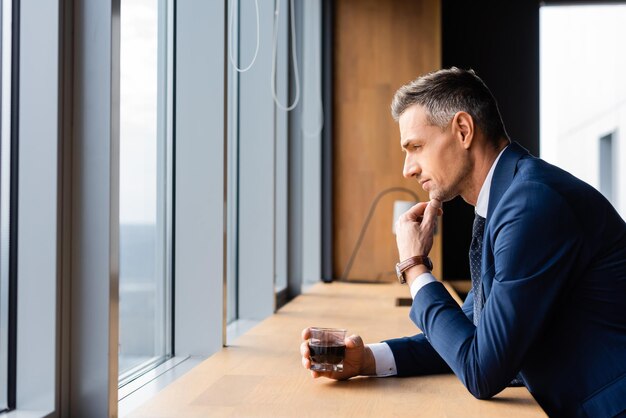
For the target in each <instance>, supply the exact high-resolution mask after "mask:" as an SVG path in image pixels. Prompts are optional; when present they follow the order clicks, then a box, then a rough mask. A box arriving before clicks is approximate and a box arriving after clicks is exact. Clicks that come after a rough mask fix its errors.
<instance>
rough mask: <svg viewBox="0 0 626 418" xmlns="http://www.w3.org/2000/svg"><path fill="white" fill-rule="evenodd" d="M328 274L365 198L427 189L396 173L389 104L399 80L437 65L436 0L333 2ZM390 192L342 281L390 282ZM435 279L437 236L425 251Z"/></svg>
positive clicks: (338, 267) (344, 255) (398, 157)
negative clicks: (331, 233) (331, 226)
mask: <svg viewBox="0 0 626 418" xmlns="http://www.w3.org/2000/svg"><path fill="white" fill-rule="evenodd" d="M334 5H335V6H334V7H335V10H334V16H335V22H334V36H335V39H334V57H333V59H334V99H333V100H334V102H333V105H334V115H333V120H334V126H333V142H334V144H333V154H334V161H333V170H334V171H333V175H334V185H333V216H334V218H333V222H334V229H333V231H334V237H333V240H334V243H333V244H334V245H333V246H334V249H333V252H334V254H333V273H334V277H335V278H340V277H341V276H342V274H343V272H344V269H345V267H346V264H347V263H348V259H349V257H350V254H351V252H352V250H353V248H354V245H355V243H356V241H357V238H358V234H359V232H360V230H361V227H362V225H363V222H364V220H365V217H366V215H367V212H368V210H369V207H370V204H371V202H372V201H373V200H374V198H375V197H376V195H377V194H378V193H380V192H382V191H383V190H385V189H387V188H389V187H406V188H410V189H412V190H414V191H415V192H416V193H417V194H418V195H419V197H420V200H426V199H428V196H427V194H426V193H425V192H424V191H423V190H422V188H421V187H420V186H419V185H418V184H417V182H416V181H415V180H406V179H404V178H403V177H402V166H403V163H404V154H403V153H402V151H401V148H400V134H399V130H398V126H397V123H396V122H395V121H394V120H393V118H392V117H391V114H390V111H389V105H390V103H391V99H392V97H393V94H394V93H395V91H396V90H397V89H398V88H399V87H400V86H401V85H403V84H405V83H406V82H408V81H410V80H412V79H414V78H416V77H417V76H419V75H420V74H424V73H427V72H430V71H433V70H436V69H438V68H439V67H440V62H441V34H440V27H441V23H440V13H441V11H440V10H441V8H440V2H439V0H419V1H416V0H337V1H335V2H334ZM394 200H411V197H410V195H408V194H406V193H402V192H399V193H395V192H394V193H391V194H389V195H387V196H386V197H384V198H383V199H382V200H381V201H380V203H379V205H378V208H377V210H376V213H375V215H374V217H373V218H372V222H371V223H370V225H369V228H368V231H367V234H366V236H365V238H364V240H363V243H362V246H361V249H360V251H359V253H358V255H357V256H356V259H355V262H354V264H353V266H352V269H351V271H350V274H349V276H348V278H349V279H353V280H367V281H390V280H395V273H394V272H393V267H394V265H395V263H396V262H397V261H398V252H397V248H396V244H395V236H394V235H392V233H391V224H392V213H393V202H394ZM431 257H432V258H433V261H434V262H435V274H436V275H437V277H441V242H440V237H439V234H438V235H437V236H436V238H435V245H434V248H433V251H432V252H431Z"/></svg>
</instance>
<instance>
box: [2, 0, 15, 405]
mask: <svg viewBox="0 0 626 418" xmlns="http://www.w3.org/2000/svg"><path fill="white" fill-rule="evenodd" d="M11 3H12V2H11V1H8V0H3V1H2V6H1V7H0V37H1V44H0V50H1V53H0V59H1V65H0V93H1V98H0V100H1V102H0V109H1V115H0V411H3V410H5V409H8V408H9V406H12V405H11V404H12V403H14V400H10V395H9V390H14V386H15V381H14V376H13V377H12V378H11V380H12V381H10V377H9V376H12V375H14V373H12V372H10V367H11V366H10V365H11V364H12V363H14V362H11V361H10V360H9V357H10V351H12V349H13V348H14V341H13V340H12V339H10V338H11V332H10V326H11V320H10V303H11V296H10V292H11V288H12V285H13V283H12V280H11V275H12V274H14V272H13V269H14V258H15V255H14V254H13V252H14V248H13V247H12V246H11V244H12V234H11V232H13V231H11V228H13V226H14V222H13V220H12V219H11V217H12V216H11V215H12V213H13V209H12V207H11V203H12V199H11V194H12V193H11V188H12V174H13V173H14V171H15V168H14V167H13V165H12V161H14V159H12V158H11V154H12V153H13V152H15V150H14V149H13V148H12V143H11V142H12V141H11V134H12V130H11V126H12V124H11V117H12V115H11V99H12V88H11V87H12V79H11V64H12V49H11V46H12V45H11V43H12V42H11V39H12V33H11V31H12V25H11V15H12V4H11Z"/></svg>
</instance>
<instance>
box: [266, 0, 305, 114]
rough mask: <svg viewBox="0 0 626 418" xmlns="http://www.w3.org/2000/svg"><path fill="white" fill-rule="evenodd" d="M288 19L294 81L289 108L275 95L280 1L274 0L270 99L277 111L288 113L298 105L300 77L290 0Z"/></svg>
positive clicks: (294, 23) (292, 6) (293, 13)
mask: <svg viewBox="0 0 626 418" xmlns="http://www.w3.org/2000/svg"><path fill="white" fill-rule="evenodd" d="M289 7H290V9H291V10H290V12H291V13H290V17H291V55H292V57H293V73H294V76H295V79H296V80H295V81H296V94H295V96H296V97H295V99H294V101H293V103H292V104H291V105H289V106H284V105H283V104H281V103H280V101H279V100H278V97H277V94H276V64H277V62H276V60H277V57H276V49H278V20H279V17H280V13H279V10H280V0H276V9H275V10H274V41H273V43H272V80H271V83H272V97H273V98H274V102H275V103H276V106H278V108H279V109H281V110H284V111H286V112H289V111H290V110H293V109H295V108H296V106H297V105H298V101H299V100H300V77H299V76H298V58H297V56H296V19H295V12H294V9H295V7H294V4H293V0H290V6H289Z"/></svg>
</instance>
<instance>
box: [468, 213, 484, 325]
mask: <svg viewBox="0 0 626 418" xmlns="http://www.w3.org/2000/svg"><path fill="white" fill-rule="evenodd" d="M484 233H485V218H483V217H482V216H480V215H479V214H476V216H475V217H474V227H473V229H472V243H471V244H470V250H469V262H470V274H471V276H472V291H473V292H474V325H476V326H478V320H479V319H480V314H481V312H482V310H483V304H484V302H485V301H484V298H483V287H482V283H481V275H482V272H481V267H480V266H481V264H482V256H483V235H484Z"/></svg>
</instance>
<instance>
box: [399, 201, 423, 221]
mask: <svg viewBox="0 0 626 418" xmlns="http://www.w3.org/2000/svg"><path fill="white" fill-rule="evenodd" d="M427 206H428V202H419V203H417V204H416V205H414V206H412V207H411V208H410V209H409V210H407V211H406V212H404V215H402V216H403V217H404V218H405V219H406V220H407V221H413V222H416V221H417V220H418V219H419V218H421V217H422V216H424V211H425V210H426V207H427Z"/></svg>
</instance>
